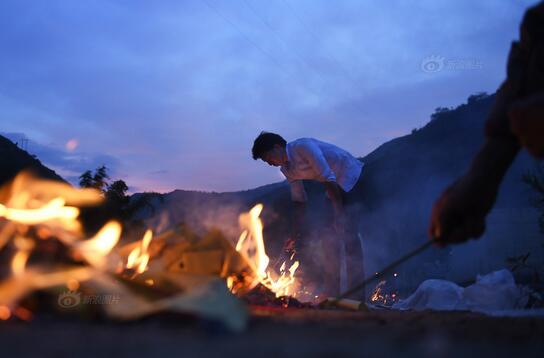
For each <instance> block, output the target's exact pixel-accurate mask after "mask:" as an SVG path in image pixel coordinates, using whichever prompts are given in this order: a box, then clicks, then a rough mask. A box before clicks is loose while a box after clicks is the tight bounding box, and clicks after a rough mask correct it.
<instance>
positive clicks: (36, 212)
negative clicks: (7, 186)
mask: <svg viewBox="0 0 544 358" xmlns="http://www.w3.org/2000/svg"><path fill="white" fill-rule="evenodd" d="M65 204H66V202H65V201H64V199H63V198H55V199H53V200H51V201H49V202H48V203H46V204H45V205H43V206H42V207H40V208H38V209H14V208H7V207H5V206H4V205H2V204H0V217H4V218H6V219H8V220H11V221H15V222H17V223H20V224H27V225H36V224H41V223H43V222H46V221H50V220H55V219H63V220H74V219H75V218H77V217H78V215H79V210H78V209H77V208H75V207H71V206H65Z"/></svg>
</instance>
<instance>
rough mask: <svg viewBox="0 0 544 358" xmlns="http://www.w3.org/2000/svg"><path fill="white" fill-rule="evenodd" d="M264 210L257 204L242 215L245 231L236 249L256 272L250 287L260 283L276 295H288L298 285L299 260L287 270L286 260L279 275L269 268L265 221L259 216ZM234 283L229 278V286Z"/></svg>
mask: <svg viewBox="0 0 544 358" xmlns="http://www.w3.org/2000/svg"><path fill="white" fill-rule="evenodd" d="M262 210H263V205H262V204H257V205H255V206H254V207H253V208H252V209H251V210H250V211H249V212H248V213H243V214H241V215H240V218H239V221H240V226H241V227H242V228H243V229H244V231H243V232H242V234H241V235H240V238H239V239H238V243H237V244H236V251H238V252H239V253H240V254H241V255H242V256H244V257H245V258H246V260H247V261H248V262H249V264H250V266H251V268H252V269H253V271H254V273H255V277H254V279H253V281H252V282H251V284H250V285H249V286H250V288H253V287H255V286H256V285H257V284H259V283H260V284H262V285H264V286H265V287H267V288H268V289H270V290H271V291H272V292H274V293H275V294H276V297H280V296H286V295H289V294H290V291H291V289H292V288H293V287H294V286H295V285H296V279H295V272H296V270H297V268H298V266H299V262H298V261H295V262H294V263H293V264H292V265H291V266H290V267H289V269H288V270H285V267H286V265H287V263H286V262H284V263H283V264H282V266H281V269H280V274H279V275H278V274H277V273H275V272H274V271H273V270H272V269H269V268H268V264H269V262H270V259H269V257H268V255H267V254H266V250H265V246H264V238H263V223H262V221H261V219H260V217H259V216H260V214H261V212H262ZM233 284H234V282H233V278H232V277H231V278H227V287H229V288H230V289H232V287H233Z"/></svg>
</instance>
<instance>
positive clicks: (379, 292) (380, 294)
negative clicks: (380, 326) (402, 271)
mask: <svg viewBox="0 0 544 358" xmlns="http://www.w3.org/2000/svg"><path fill="white" fill-rule="evenodd" d="M395 275H397V274H395ZM395 277H396V276H395ZM386 284H387V282H386V281H385V280H384V281H380V282H379V283H378V284H377V285H376V287H375V288H374V291H373V292H372V295H370V301H371V302H372V303H374V304H381V305H384V306H390V305H392V304H393V303H395V302H397V300H398V298H397V294H396V293H394V292H393V293H388V292H387V291H386Z"/></svg>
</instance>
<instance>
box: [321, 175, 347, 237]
mask: <svg viewBox="0 0 544 358" xmlns="http://www.w3.org/2000/svg"><path fill="white" fill-rule="evenodd" d="M325 190H326V191H327V196H328V197H329V199H331V203H332V207H333V209H334V229H335V230H336V232H337V233H342V232H344V231H345V215H344V203H343V200H342V189H340V187H339V186H338V184H336V183H335V182H325Z"/></svg>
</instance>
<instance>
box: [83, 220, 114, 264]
mask: <svg viewBox="0 0 544 358" xmlns="http://www.w3.org/2000/svg"><path fill="white" fill-rule="evenodd" d="M120 236H121V224H119V223H118V222H117V221H110V222H108V223H107V224H106V225H104V226H103V227H102V229H100V231H98V233H97V234H96V235H95V236H94V237H93V238H91V239H89V240H86V241H81V242H78V243H76V245H75V248H76V251H78V252H79V253H80V254H81V255H82V256H83V257H84V258H85V260H87V262H89V263H90V264H91V265H92V266H95V267H97V268H105V265H106V255H108V254H109V253H110V251H111V250H112V249H113V247H114V246H115V245H116V244H117V242H118V241H119V237H120Z"/></svg>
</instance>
